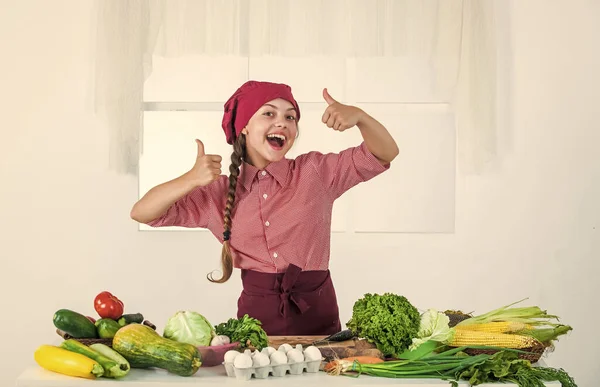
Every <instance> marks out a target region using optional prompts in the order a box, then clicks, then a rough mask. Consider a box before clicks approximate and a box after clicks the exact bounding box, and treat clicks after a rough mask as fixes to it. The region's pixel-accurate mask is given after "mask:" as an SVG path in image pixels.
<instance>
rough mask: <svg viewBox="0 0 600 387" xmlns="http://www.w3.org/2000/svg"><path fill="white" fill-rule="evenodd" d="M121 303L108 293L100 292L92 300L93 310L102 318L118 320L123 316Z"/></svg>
mask: <svg viewBox="0 0 600 387" xmlns="http://www.w3.org/2000/svg"><path fill="white" fill-rule="evenodd" d="M123 308H124V306H123V302H122V301H121V300H119V299H118V298H117V297H115V296H113V295H112V294H110V293H109V292H106V291H104V292H102V293H100V294H98V295H97V296H96V299H95V300H94V309H96V312H98V315H99V316H100V317H102V318H111V319H113V320H118V319H119V318H120V317H121V316H122V315H123Z"/></svg>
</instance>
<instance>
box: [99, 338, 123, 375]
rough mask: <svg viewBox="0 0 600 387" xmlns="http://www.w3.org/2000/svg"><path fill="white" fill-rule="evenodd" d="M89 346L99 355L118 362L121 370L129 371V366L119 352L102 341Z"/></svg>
mask: <svg viewBox="0 0 600 387" xmlns="http://www.w3.org/2000/svg"><path fill="white" fill-rule="evenodd" d="M90 348H91V349H93V350H94V351H96V352H98V353H99V354H101V355H104V356H106V357H107V358H109V359H111V360H113V361H115V362H117V364H119V368H120V369H121V370H123V371H126V372H129V369H130V368H131V367H130V365H129V362H128V361H127V359H125V358H124V357H123V356H121V354H120V353H118V352H117V351H115V350H114V349H112V348H110V347H109V346H108V345H105V344H102V343H95V344H92V345H90Z"/></svg>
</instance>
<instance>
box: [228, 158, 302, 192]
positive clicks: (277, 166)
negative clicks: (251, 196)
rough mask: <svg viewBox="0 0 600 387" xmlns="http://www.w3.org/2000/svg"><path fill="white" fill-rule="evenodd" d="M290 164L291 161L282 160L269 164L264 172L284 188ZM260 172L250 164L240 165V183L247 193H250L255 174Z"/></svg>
mask: <svg viewBox="0 0 600 387" xmlns="http://www.w3.org/2000/svg"><path fill="white" fill-rule="evenodd" d="M290 162H291V160H289V159H285V158H284V159H281V160H279V161H276V162H274V163H270V164H269V165H267V166H266V167H265V169H264V170H265V171H266V172H267V173H268V174H269V175H271V176H273V177H274V178H275V180H276V181H277V182H278V183H279V185H280V186H282V187H284V186H286V185H287V179H288V173H289V170H290ZM261 172H262V171H261V170H259V169H258V168H256V167H255V166H253V165H251V164H248V163H247V162H244V163H243V164H242V167H241V169H240V182H241V183H242V185H243V186H244V188H246V190H247V191H250V189H251V188H252V182H253V181H254V178H256V176H257V174H258V173H261Z"/></svg>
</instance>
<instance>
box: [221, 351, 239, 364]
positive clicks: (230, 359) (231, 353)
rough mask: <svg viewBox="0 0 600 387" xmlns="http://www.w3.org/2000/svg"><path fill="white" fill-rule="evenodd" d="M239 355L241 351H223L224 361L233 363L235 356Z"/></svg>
mask: <svg viewBox="0 0 600 387" xmlns="http://www.w3.org/2000/svg"><path fill="white" fill-rule="evenodd" d="M239 355H241V353H239V352H238V351H234V350H231V351H227V352H225V359H224V361H225V363H233V361H234V360H235V358H236V357H238V356H239Z"/></svg>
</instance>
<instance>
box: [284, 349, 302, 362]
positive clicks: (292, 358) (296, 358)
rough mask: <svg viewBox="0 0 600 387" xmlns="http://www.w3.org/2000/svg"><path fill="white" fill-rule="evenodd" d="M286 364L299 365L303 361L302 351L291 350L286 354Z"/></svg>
mask: <svg viewBox="0 0 600 387" xmlns="http://www.w3.org/2000/svg"><path fill="white" fill-rule="evenodd" d="M287 358H288V363H300V362H303V361H304V355H303V354H302V351H300V350H298V349H292V350H290V351H288V353H287Z"/></svg>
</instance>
